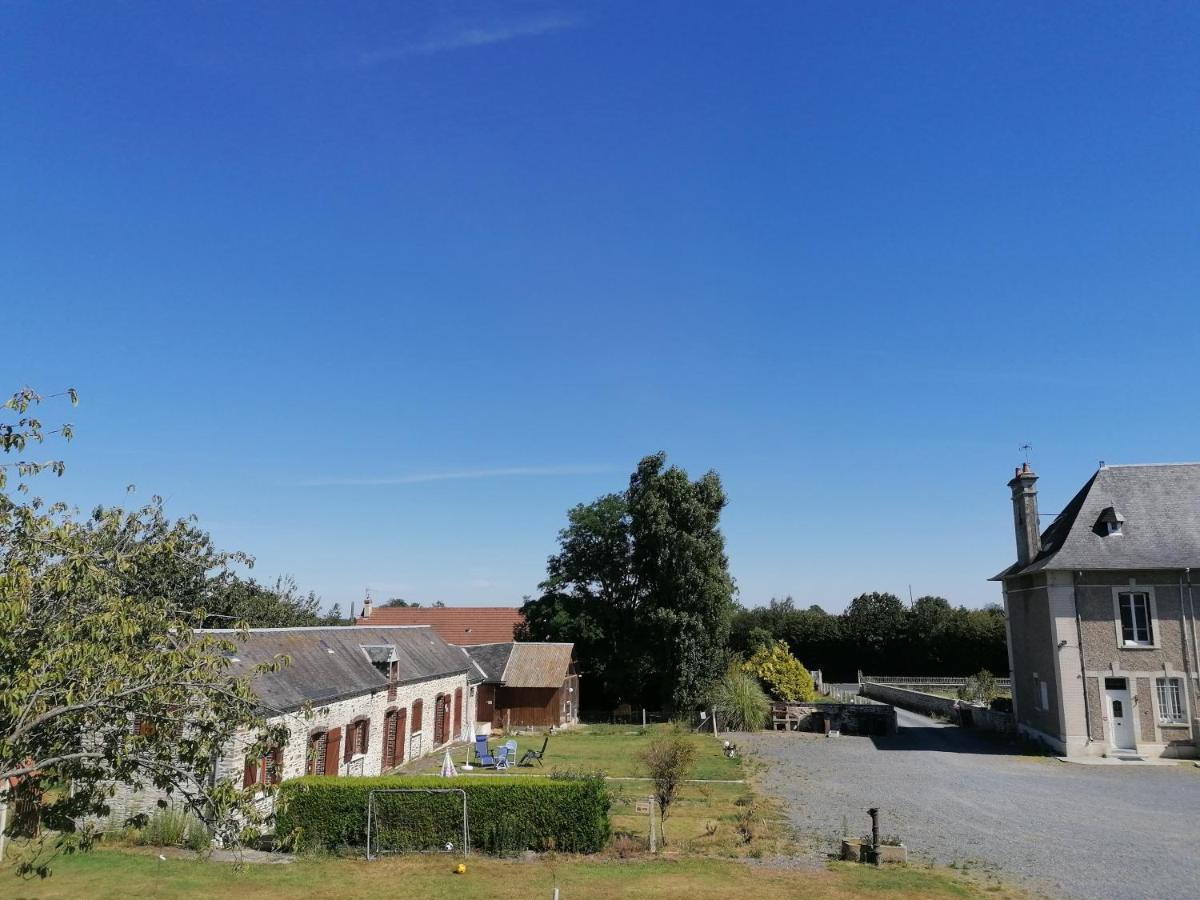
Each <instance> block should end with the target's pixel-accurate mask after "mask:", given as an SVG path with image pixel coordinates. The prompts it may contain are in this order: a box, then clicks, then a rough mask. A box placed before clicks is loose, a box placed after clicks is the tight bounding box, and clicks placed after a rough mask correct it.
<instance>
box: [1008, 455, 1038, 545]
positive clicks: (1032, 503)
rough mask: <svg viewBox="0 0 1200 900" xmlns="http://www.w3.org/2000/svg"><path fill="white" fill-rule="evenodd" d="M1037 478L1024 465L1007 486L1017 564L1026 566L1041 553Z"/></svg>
mask: <svg viewBox="0 0 1200 900" xmlns="http://www.w3.org/2000/svg"><path fill="white" fill-rule="evenodd" d="M1037 478H1038V477H1037V476H1036V475H1034V474H1033V470H1032V469H1030V468H1029V463H1024V464H1023V465H1022V466H1021V468H1019V469H1017V474H1016V475H1014V476H1013V479H1012V481H1010V482H1009V483H1008V486H1009V487H1010V488H1011V489H1012V503H1013V527H1014V528H1015V529H1016V533H1017V564H1018V565H1020V566H1027V565H1029V564H1030V563H1031V562H1033V560H1035V559H1036V558H1037V555H1038V554H1039V553H1040V552H1041V551H1042V536H1041V532H1040V531H1039V529H1038V508H1037V488H1036V487H1034V484H1035V483H1036V482H1037Z"/></svg>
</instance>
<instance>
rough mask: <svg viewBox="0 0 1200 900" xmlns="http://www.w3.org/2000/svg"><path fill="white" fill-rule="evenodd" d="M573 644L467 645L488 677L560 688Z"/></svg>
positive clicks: (514, 683)
mask: <svg viewBox="0 0 1200 900" xmlns="http://www.w3.org/2000/svg"><path fill="white" fill-rule="evenodd" d="M574 649H575V645H574V644H550V643H515V642H511V641H510V642H507V643H502V644H483V645H480V646H475V647H469V648H467V650H468V652H469V653H470V654H471V658H472V659H473V660H475V662H476V663H477V664H478V665H479V667H480V668H481V669H483V670H484V671H485V672H486V673H487V680H488V681H489V682H492V683H494V684H503V685H504V686H505V687H531V688H532V687H537V688H543V687H544V688H558V687H561V686H562V683H563V680H564V679H565V678H566V677H567V673H568V670H569V669H570V666H571V652H572V651H573V650H574Z"/></svg>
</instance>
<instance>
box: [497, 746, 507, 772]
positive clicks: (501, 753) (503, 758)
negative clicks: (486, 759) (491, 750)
mask: <svg viewBox="0 0 1200 900" xmlns="http://www.w3.org/2000/svg"><path fill="white" fill-rule="evenodd" d="M494 762H495V765H496V768H497V769H507V768H508V766H509V762H510V760H509V757H508V744H505V745H504V746H502V747H501V748H500V749H499V750H497V751H496V758H495V760H494Z"/></svg>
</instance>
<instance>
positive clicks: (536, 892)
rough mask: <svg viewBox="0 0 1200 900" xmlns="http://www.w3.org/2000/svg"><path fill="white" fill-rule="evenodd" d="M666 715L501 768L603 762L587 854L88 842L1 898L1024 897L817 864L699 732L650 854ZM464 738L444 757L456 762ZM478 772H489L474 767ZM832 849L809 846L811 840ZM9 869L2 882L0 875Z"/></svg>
mask: <svg viewBox="0 0 1200 900" xmlns="http://www.w3.org/2000/svg"><path fill="white" fill-rule="evenodd" d="M669 727H670V726H665V725H654V726H650V727H649V728H645V729H643V728H640V727H636V726H634V727H630V726H589V727H586V728H582V729H578V730H576V731H572V732H567V733H563V734H556V735H554V736H553V737H551V739H550V746H549V749H548V750H547V753H546V765H545V767H542V768H539V767H536V766H535V767H532V768H522V769H516V770H513V772H512V775H515V776H519V777H531V778H539V777H545V776H547V775H550V774H551V773H553V772H554V771H555V770H576V771H580V770H582V771H596V770H601V771H604V772H605V773H606V774H607V775H608V776H609V779H610V780H609V782H608V784H609V787H610V790H611V791H612V794H613V808H612V812H611V814H610V815H611V819H612V824H613V833H614V838H613V842H612V845H611V846H610V848H609V850H607V851H606V852H605V853H603V854H598V855H596V856H590V857H589V856H583V857H577V856H565V855H557V854H544V855H541V856H537V857H530V858H525V857H522V858H519V859H498V858H494V857H484V856H472V857H471V858H470V859H469V860H467V873H466V874H465V875H456V874H453V873H452V869H453V867H454V865H455V864H457V863H458V862H459V861H461V857H458V856H450V855H436V856H433V855H430V856H423V855H409V856H404V857H394V858H387V859H382V860H377V861H375V862H366V861H365V860H361V859H347V858H334V857H301V858H299V859H297V860H296V861H295V862H292V863H290V864H284V865H265V864H261V863H249V864H246V865H244V866H242V867H240V868H235V867H234V866H233V865H231V864H230V863H227V862H216V861H202V860H198V859H195V858H193V857H192V855H191V854H188V853H184V852H182V851H178V850H166V851H162V852H163V853H164V854H165V855H166V856H167V857H168V858H166V859H159V853H160V851H159V850H158V849H157V848H144V847H138V848H133V847H128V846H123V845H114V844H110V845H108V846H106V847H104V848H102V849H99V850H97V851H95V852H93V853H88V854H80V855H74V856H66V857H62V858H60V859H58V860H57V861H56V862H55V866H54V869H55V873H54V875H53V876H52V877H51V878H50V879H48V880H46V881H17V880H16V879H15V877H14V876H12V875H11V874H10V870H9V869H7V868H6V867H4V866H0V897H5V898H7V897H10V896H11V897H46V898H77V897H89V898H91V897H96V898H107V897H129V896H139V895H140V896H146V897H155V898H158V897H166V898H170V897H193V898H199V897H204V898H209V897H214V898H222V897H230V898H233V897H244V896H253V897H256V898H260V897H261V898H282V897H295V896H310V897H318V898H321V897H330V898H333V897H336V898H338V900H348V898H354V897H375V896H379V895H380V894H381V893H383V894H385V895H390V894H392V893H395V892H396V891H397V890H398V889H399V886H400V885H403V891H404V893H405V894H408V895H412V896H418V897H423V898H425V897H429V898H440V897H445V898H455V900H459V898H470V897H496V898H525V897H547V898H549V897H550V896H551V895H552V893H553V889H554V888H555V887H558V888H560V889H561V896H562V898H563V900H569V898H571V897H589V898H591V897H595V898H613V897H644V896H654V897H680V898H689V900H691V898H702V897H722V898H726V897H744V896H754V897H756V898H774V897H800V898H807V897H812V898H834V897H846V898H855V897H895V898H913V900H915V898H924V897H930V898H942V897H947V898H976V897H1000V898H1015V897H1019V896H1023V895H1021V894H1018V893H1014V892H1012V891H1010V890H1009V889H1008V888H1006V887H1004V886H1002V885H1000V884H998V883H995V882H992V883H990V884H984V883H981V882H979V881H977V880H974V879H973V878H972V877H971V876H967V875H964V874H962V873H959V872H954V871H950V870H946V869H931V868H928V867H923V866H910V867H907V868H899V869H882V870H881V869H876V868H874V867H872V866H863V865H853V864H841V863H838V864H833V865H831V866H825V865H823V864H822V863H821V862H819V860H820V853H817V854H814V853H813V852H811V849H810V850H808V851H805V852H800V853H797V850H798V845H797V844H796V843H795V842H794V841H793V839H792V836H791V834H790V829H789V828H788V827H787V825H786V823H785V820H784V817H783V816H781V815H780V814H779V812H778V810H777V808H776V805H775V803H774V802H773V801H772V800H770V799H769V798H764V797H762V796H760V795H758V794H757V793H756V791H755V788H754V785H753V774H754V771H755V769H756V768H758V764H756V763H754V762H753V761H746V760H743V759H740V758H735V759H727V758H726V757H725V756H724V754H723V753H722V747H721V741H720V740H719V739H717V738H715V737H714V736H713V735H711V734H707V733H700V734H692V735H690V736H689V738H688V739H689V740H691V741H692V742H693V743H694V744H695V746H696V751H697V756H696V765H695V769H694V771H693V773H692V777H693V779H695V780H693V781H691V782H689V783H687V784H685V785H684V786H683V788H682V789H681V791H680V795H679V798H678V799H677V801H676V804H675V806H674V807H673V809H672V813H671V816H670V817H669V819H668V820H667V825H666V831H667V836H668V838H669V844H668V845H667V846H666V847H665V848H663V850H662V852H660V854H659V855H658V856H656V857H652V856H651V855H650V854H649V853H648V852H647V848H646V838H647V835H648V831H649V822H648V816H647V815H646V814H645V813H640V814H639V813H637V812H636V808H635V804H636V803H637V801H639V800H644V799H645V798H646V797H648V796H649V795H650V793H651V790H652V788H651V782H650V781H649V780H646V778H645V776H646V772H645V770H644V767H643V764H642V762H641V759H640V756H641V753H642V751H643V750H644V749H645V748H646V747H647V746H648V745H649V743H650V742H651V740H653V738H654V737H655V735H657V734H660V733H663V732H665V731H666V730H667V729H668V728H669ZM518 742H519V744H520V747H521V749H522V750H524V749H525V747H526V746H533V745H536V746H538V747H540V746H541V737H540V736H537V737H536V738H535V736H534V735H528V736H523V737H518ZM466 754H467V750H466V748H464V747H461V746H460V747H457V748H455V749H454V751H453V756H454V758H455V761H456V763H457V764H459V766H460V769H461V764H462V762H463V761H464V760H465V758H466ZM440 765H441V760H440V759H439V758H430V759H424V760H419V761H417V762H416V763H414V764H413V765H411V766H408V767H405V769H404V770H403V771H405V772H407V773H419V774H425V773H428V772H431V771H437V769H438V768H439V766H440ZM475 775H476V776H477V777H481V778H489V777H495V776H494V775H493V774H489V773H486V772H482V771H480V770H478V769H477V770H475ZM828 849H833V848H832V847H830V848H820V851H821V852H824V851H825V850H828ZM5 878H9V879H12V880H10V881H9V882H7V883H5V881H4V879H5Z"/></svg>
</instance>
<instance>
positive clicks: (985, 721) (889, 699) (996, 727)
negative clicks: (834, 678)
mask: <svg viewBox="0 0 1200 900" xmlns="http://www.w3.org/2000/svg"><path fill="white" fill-rule="evenodd" d="M859 687H860V689H861V691H862V695H863V696H864V697H870V698H871V699H872V700H879V701H881V702H883V703H891V704H893V705H895V706H899V707H900V708H901V709H909V710H912V711H913V712H919V713H924V714H925V715H936V716H942V717H943V718H947V719H949V720H950V721H952V722H957V721H959V710H958V707H959V706H960V705H965V704H961V701H957V700H953V699H951V698H949V697H939V696H937V695H936V694H926V693H922V692H921V691H910V690H908V689H907V688H899V687H894V686H893V685H890V684H876V683H875V682H872V681H864V682H863V683H862V684H861V685H860V686H859ZM968 708H969V709H970V713H971V724H972V726H973V727H975V728H980V729H983V730H985V731H999V732H1011V731H1012V730H1013V728H1014V725H1013V717H1012V716H1011V715H1009V714H1008V713H1004V712H996V711H995V710H990V709H985V708H984V707H981V706H970V705H968Z"/></svg>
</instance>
